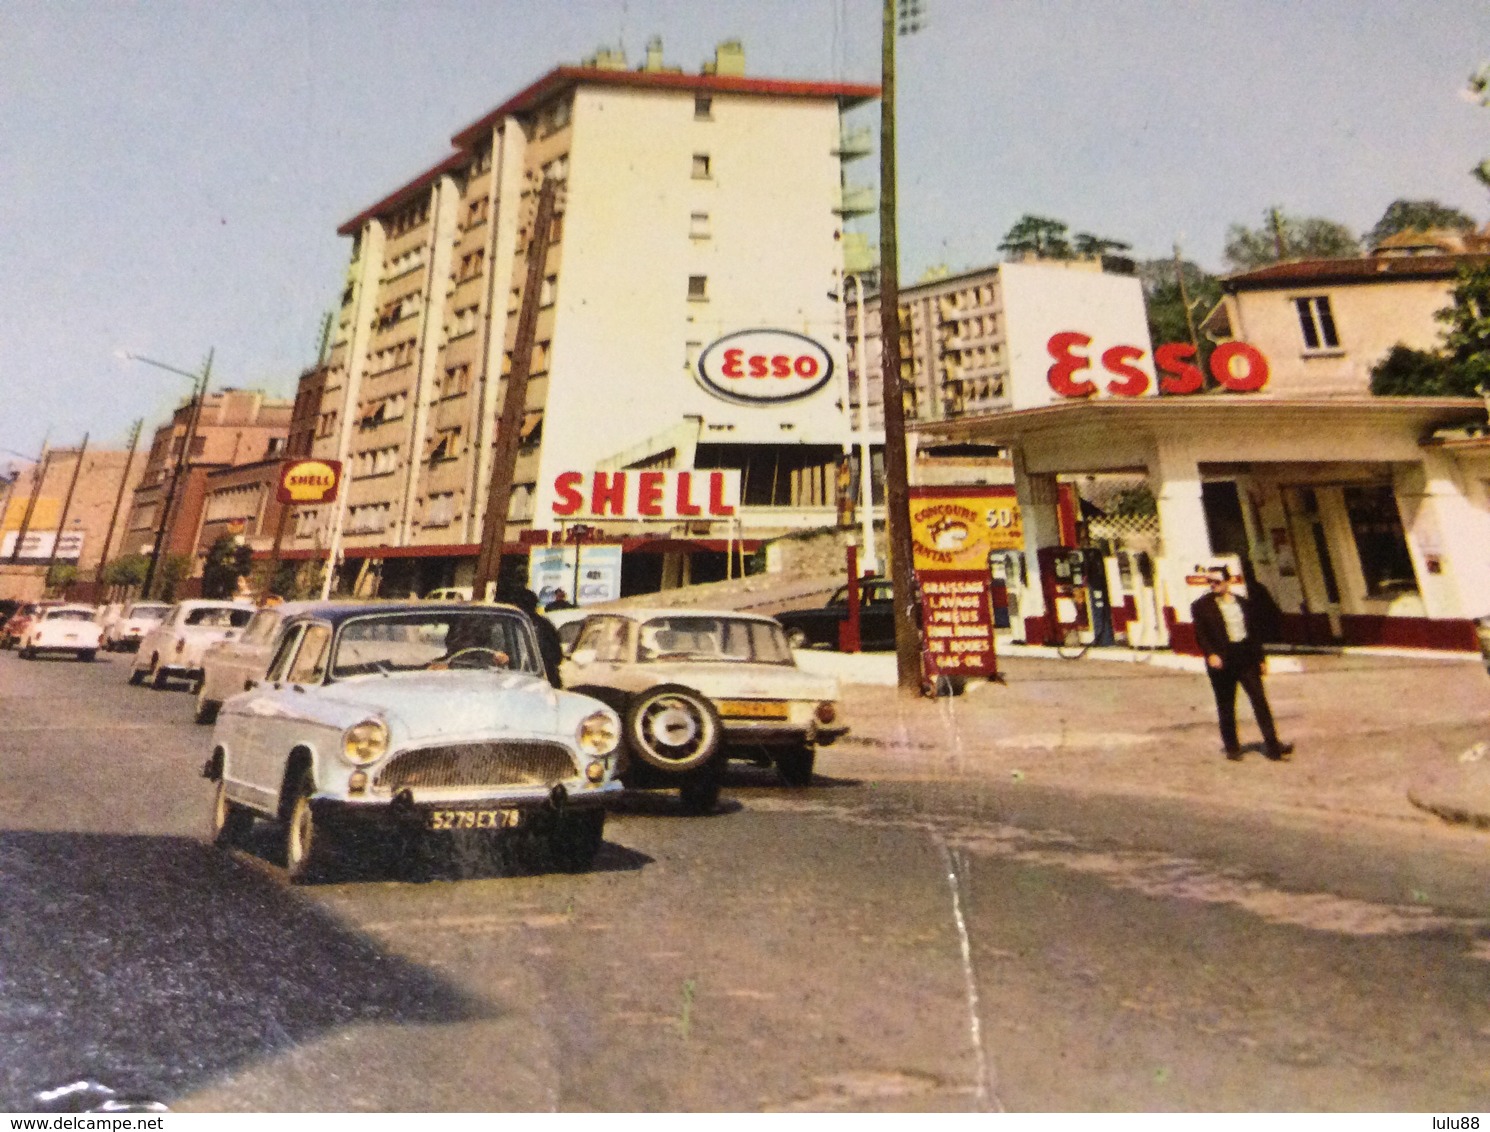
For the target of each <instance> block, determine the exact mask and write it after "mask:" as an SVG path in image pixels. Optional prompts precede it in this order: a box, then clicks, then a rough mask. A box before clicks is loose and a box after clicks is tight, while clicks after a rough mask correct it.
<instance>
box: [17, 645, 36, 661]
mask: <svg viewBox="0 0 1490 1132" xmlns="http://www.w3.org/2000/svg"><path fill="white" fill-rule="evenodd" d="M19 655H20V658H21V659H22V660H35V659H36V650H35V649H33V648H29V647H26V646H22V648H21V651H20V653H19Z"/></svg>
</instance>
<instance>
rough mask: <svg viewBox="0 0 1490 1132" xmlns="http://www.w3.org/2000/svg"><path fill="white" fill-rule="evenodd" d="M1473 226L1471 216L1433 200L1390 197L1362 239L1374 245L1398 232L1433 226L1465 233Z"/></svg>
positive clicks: (1418, 230)
mask: <svg viewBox="0 0 1490 1132" xmlns="http://www.w3.org/2000/svg"><path fill="white" fill-rule="evenodd" d="M1474 226H1475V222H1474V217H1472V216H1469V215H1467V214H1465V213H1463V212H1460V211H1459V210H1458V209H1457V208H1452V207H1450V206H1449V205H1446V204H1440V203H1439V202H1438V201H1436V200H1394V201H1392V203H1391V204H1389V205H1387V210H1386V211H1385V212H1383V213H1382V214H1381V219H1380V220H1378V221H1377V222H1376V226H1375V227H1374V228H1372V229H1371V231H1369V232H1367V233H1366V236H1365V240H1366V243H1367V244H1368V245H1370V246H1373V247H1374V246H1375V245H1377V244H1379V243H1381V242H1382V241H1383V240H1385V239H1386V238H1387V237H1388V236H1395V235H1396V234H1397V233H1398V232H1414V231H1416V232H1426V231H1429V230H1431V229H1434V228H1447V229H1450V230H1452V231H1455V232H1467V231H1469V230H1470V229H1472V228H1473V227H1474Z"/></svg>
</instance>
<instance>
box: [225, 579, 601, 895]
mask: <svg viewBox="0 0 1490 1132" xmlns="http://www.w3.org/2000/svg"><path fill="white" fill-rule="evenodd" d="M620 736H621V730H620V720H619V719H618V718H617V716H616V713H615V712H614V711H612V710H611V709H610V708H608V707H606V706H605V705H604V704H602V703H600V702H599V701H597V700H594V699H591V698H590V697H588V696H583V695H579V694H577V693H573V692H565V691H560V690H558V689H555V688H553V687H551V686H550V685H549V683H548V682H547V680H545V679H544V676H543V663H542V661H541V659H540V657H539V652H538V640H537V637H536V635H535V633H534V630H533V626H532V623H531V622H530V621H528V619H527V617H526V616H525V615H524V614H523V613H522V612H521V611H519V610H516V609H511V608H508V607H504V606H489V605H453V604H449V603H439V604H435V603H426V602H417V603H415V602H410V603H378V604H365V603H358V604H352V603H349V604H344V605H339V606H317V607H314V608H312V609H307V610H306V611H305V612H303V613H301V614H298V615H296V616H295V617H293V618H292V619H291V621H290V622H289V623H288V624H287V626H286V628H285V631H284V633H283V634H282V635H281V637H280V641H279V645H278V647H277V648H276V649H275V652H274V656H273V658H272V659H271V660H270V662H269V667H268V670H267V672H266V675H265V677H264V679H263V680H262V681H260V682H258V683H257V684H256V686H255V687H253V688H252V689H250V690H248V691H245V692H243V693H241V694H239V695H235V696H233V697H231V698H230V699H228V700H227V701H226V702H224V703H223V705H222V708H221V711H220V713H219V715H218V718H217V724H216V727H215V729H214V730H213V733H212V753H211V755H210V756H209V758H208V760H207V763H206V765H205V766H204V767H203V771H202V773H203V775H204V776H205V777H207V778H209V779H211V780H213V781H214V782H215V783H216V784H217V789H216V794H215V797H214V800H213V807H212V821H211V833H212V837H213V840H214V842H215V843H217V844H218V845H220V846H224V847H230V846H235V845H241V844H243V843H244V841H245V840H246V838H247V835H248V832H249V829H250V827H251V826H252V824H253V822H254V820H255V818H267V819H269V820H272V821H277V822H280V823H281V824H282V825H283V827H284V848H285V864H286V870H287V872H288V874H289V877H290V879H291V880H294V881H300V880H305V879H309V878H311V877H313V876H316V875H318V874H322V873H325V872H326V871H329V866H330V865H332V864H334V863H335V860H336V858H337V857H338V855H339V853H340V851H341V850H343V849H344V848H345V846H346V843H347V838H346V836H345V835H346V834H347V833H348V832H349V831H350V827H351V826H353V825H359V826H362V827H364V828H366V827H368V826H371V827H374V828H376V829H381V830H384V831H386V832H388V833H390V834H395V833H398V832H399V831H403V832H404V833H409V832H417V831H428V832H429V833H430V834H433V835H436V836H438V835H441V834H449V833H458V832H460V831H465V830H470V831H485V832H486V833H487V834H489V835H490V836H493V837H496V836H501V835H503V834H504V833H505V832H506V831H509V830H513V829H519V828H521V829H524V830H526V831H528V832H529V833H530V834H534V835H536V836H537V837H538V839H539V840H540V842H541V843H544V844H546V845H547V847H548V850H549V853H550V856H551V858H552V860H553V862H554V863H555V864H556V865H557V866H558V867H560V868H562V869H566V870H572V871H578V870H580V869H584V868H587V867H588V866H589V864H590V862H591V861H592V860H593V858H594V856H595V853H596V852H597V851H598V849H599V847H600V844H601V840H602V836H603V831H604V827H605V809H604V807H605V805H606V804H607V803H608V802H609V801H611V800H612V799H614V798H616V797H617V796H619V794H620V792H621V789H622V788H621V784H620V781H619V780H618V779H617V778H616V749H617V746H618V745H619V743H620Z"/></svg>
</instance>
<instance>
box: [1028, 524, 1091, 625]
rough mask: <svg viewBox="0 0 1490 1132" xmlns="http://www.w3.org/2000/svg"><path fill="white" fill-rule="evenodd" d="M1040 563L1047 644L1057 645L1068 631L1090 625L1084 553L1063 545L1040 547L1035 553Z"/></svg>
mask: <svg viewBox="0 0 1490 1132" xmlns="http://www.w3.org/2000/svg"><path fill="white" fill-rule="evenodd" d="M1036 560H1037V561H1038V562H1039V563H1040V588H1041V589H1042V590H1043V591H1044V594H1045V620H1046V625H1047V626H1048V628H1049V639H1048V643H1049V644H1052V645H1059V644H1061V643H1063V642H1064V641H1065V640H1066V638H1067V637H1068V636H1070V635H1071V634H1072V633H1079V632H1080V631H1081V630H1084V629H1087V628H1088V627H1089V626H1090V621H1089V620H1088V618H1087V609H1086V587H1087V577H1086V555H1085V552H1083V551H1080V550H1073V549H1071V548H1070V547H1065V546H1042V547H1041V548H1040V549H1039V550H1038V551H1037V552H1036Z"/></svg>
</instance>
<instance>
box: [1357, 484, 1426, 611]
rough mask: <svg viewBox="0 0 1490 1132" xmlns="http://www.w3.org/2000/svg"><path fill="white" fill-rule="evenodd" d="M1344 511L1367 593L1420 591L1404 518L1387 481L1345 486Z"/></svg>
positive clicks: (1389, 595)
mask: <svg viewBox="0 0 1490 1132" xmlns="http://www.w3.org/2000/svg"><path fill="white" fill-rule="evenodd" d="M1345 511H1346V514H1348V515H1349V516H1350V530H1351V533H1352V534H1353V535H1354V536H1355V548H1356V553H1357V555H1359V556H1360V560H1361V574H1362V576H1363V577H1364V578H1365V579H1366V596H1368V597H1391V596H1392V595H1394V594H1400V593H1414V592H1416V591H1417V588H1418V584H1417V578H1416V576H1415V575H1414V574H1413V571H1412V556H1411V555H1410V554H1408V552H1407V538H1406V536H1405V535H1404V534H1403V533H1402V517H1401V515H1399V514H1398V513H1397V500H1396V497H1395V496H1394V495H1393V493H1392V489H1391V486H1390V485H1388V484H1374V485H1371V486H1368V487H1347V488H1346V489H1345Z"/></svg>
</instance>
